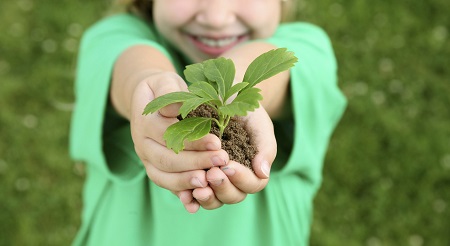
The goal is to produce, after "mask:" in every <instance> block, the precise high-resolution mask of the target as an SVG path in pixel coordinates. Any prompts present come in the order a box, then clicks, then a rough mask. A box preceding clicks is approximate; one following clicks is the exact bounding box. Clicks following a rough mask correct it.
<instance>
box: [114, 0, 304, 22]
mask: <svg viewBox="0 0 450 246" xmlns="http://www.w3.org/2000/svg"><path fill="white" fill-rule="evenodd" d="M297 1H299V0H280V4H282V7H281V11H282V14H281V21H282V22H291V21H295V20H296V18H297V16H298V13H297V12H298V11H297V9H298V8H297ZM116 5H121V6H126V8H127V10H128V11H130V12H133V13H135V14H138V15H140V16H142V17H144V18H145V19H147V20H149V21H151V20H152V19H153V18H152V14H153V9H152V7H153V1H152V0H116ZM116 7H117V6H116Z"/></svg>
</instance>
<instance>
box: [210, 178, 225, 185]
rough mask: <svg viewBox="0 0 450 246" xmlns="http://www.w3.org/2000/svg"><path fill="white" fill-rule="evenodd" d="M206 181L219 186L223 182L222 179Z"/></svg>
mask: <svg viewBox="0 0 450 246" xmlns="http://www.w3.org/2000/svg"><path fill="white" fill-rule="evenodd" d="M208 183H210V184H211V185H214V186H219V185H221V184H222V183H223V179H215V180H208Z"/></svg>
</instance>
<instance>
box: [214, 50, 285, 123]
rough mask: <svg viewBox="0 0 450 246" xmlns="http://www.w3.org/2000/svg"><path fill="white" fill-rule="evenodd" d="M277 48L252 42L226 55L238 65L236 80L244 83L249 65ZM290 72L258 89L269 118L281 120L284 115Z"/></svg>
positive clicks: (263, 84) (281, 74) (262, 83)
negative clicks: (243, 79)
mask: <svg viewBox="0 0 450 246" xmlns="http://www.w3.org/2000/svg"><path fill="white" fill-rule="evenodd" d="M275 48H277V47H275V46H273V45H272V44H268V43H264V42H252V43H248V44H244V45H242V46H239V47H236V48H234V49H232V50H230V51H228V52H226V53H225V54H223V56H224V57H227V58H230V59H232V60H233V62H234V63H235V65H236V79H237V81H242V78H243V77H244V74H245V70H246V69H247V67H248V65H249V64H250V63H251V62H252V61H253V60H254V59H255V58H256V57H258V56H259V55H261V54H262V53H264V52H267V51H269V50H272V49H275ZM289 80H290V75H289V70H288V71H285V72H282V73H280V74H278V75H276V76H273V77H271V78H269V79H267V80H265V81H262V82H261V83H260V84H258V85H257V86H256V87H258V88H260V89H261V90H262V91H261V94H262V96H263V100H262V102H261V104H262V106H263V107H264V109H265V110H266V111H267V113H268V114H269V116H270V117H271V118H272V119H274V118H279V117H281V116H283V114H284V110H283V109H284V108H285V104H286V101H287V96H288V88H289Z"/></svg>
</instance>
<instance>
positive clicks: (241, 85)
mask: <svg viewBox="0 0 450 246" xmlns="http://www.w3.org/2000/svg"><path fill="white" fill-rule="evenodd" d="M247 85H248V83H247V82H241V83H237V84H235V85H233V86H232V87H231V88H230V89H229V90H228V91H227V94H226V95H225V98H224V101H226V100H227V99H228V98H230V97H231V96H232V95H234V94H236V93H238V92H240V91H241V90H242V89H244V88H245V87H246V86H247Z"/></svg>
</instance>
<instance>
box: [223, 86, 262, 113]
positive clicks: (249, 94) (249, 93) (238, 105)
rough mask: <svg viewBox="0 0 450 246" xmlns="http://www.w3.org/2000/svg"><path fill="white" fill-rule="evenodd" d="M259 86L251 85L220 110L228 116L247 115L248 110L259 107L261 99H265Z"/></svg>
mask: <svg viewBox="0 0 450 246" xmlns="http://www.w3.org/2000/svg"><path fill="white" fill-rule="evenodd" d="M260 91H261V90H260V89H259V88H255V87H250V88H247V89H245V90H243V91H241V93H239V94H238V95H237V97H236V98H235V99H234V100H233V102H231V103H230V104H227V105H225V106H222V107H220V108H219V111H220V112H221V113H222V114H224V115H228V116H235V115H238V116H245V115H247V112H248V111H253V110H255V109H256V108H258V107H259V101H261V100H262V99H263V97H262V96H261V94H260V93H259V92H260Z"/></svg>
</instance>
